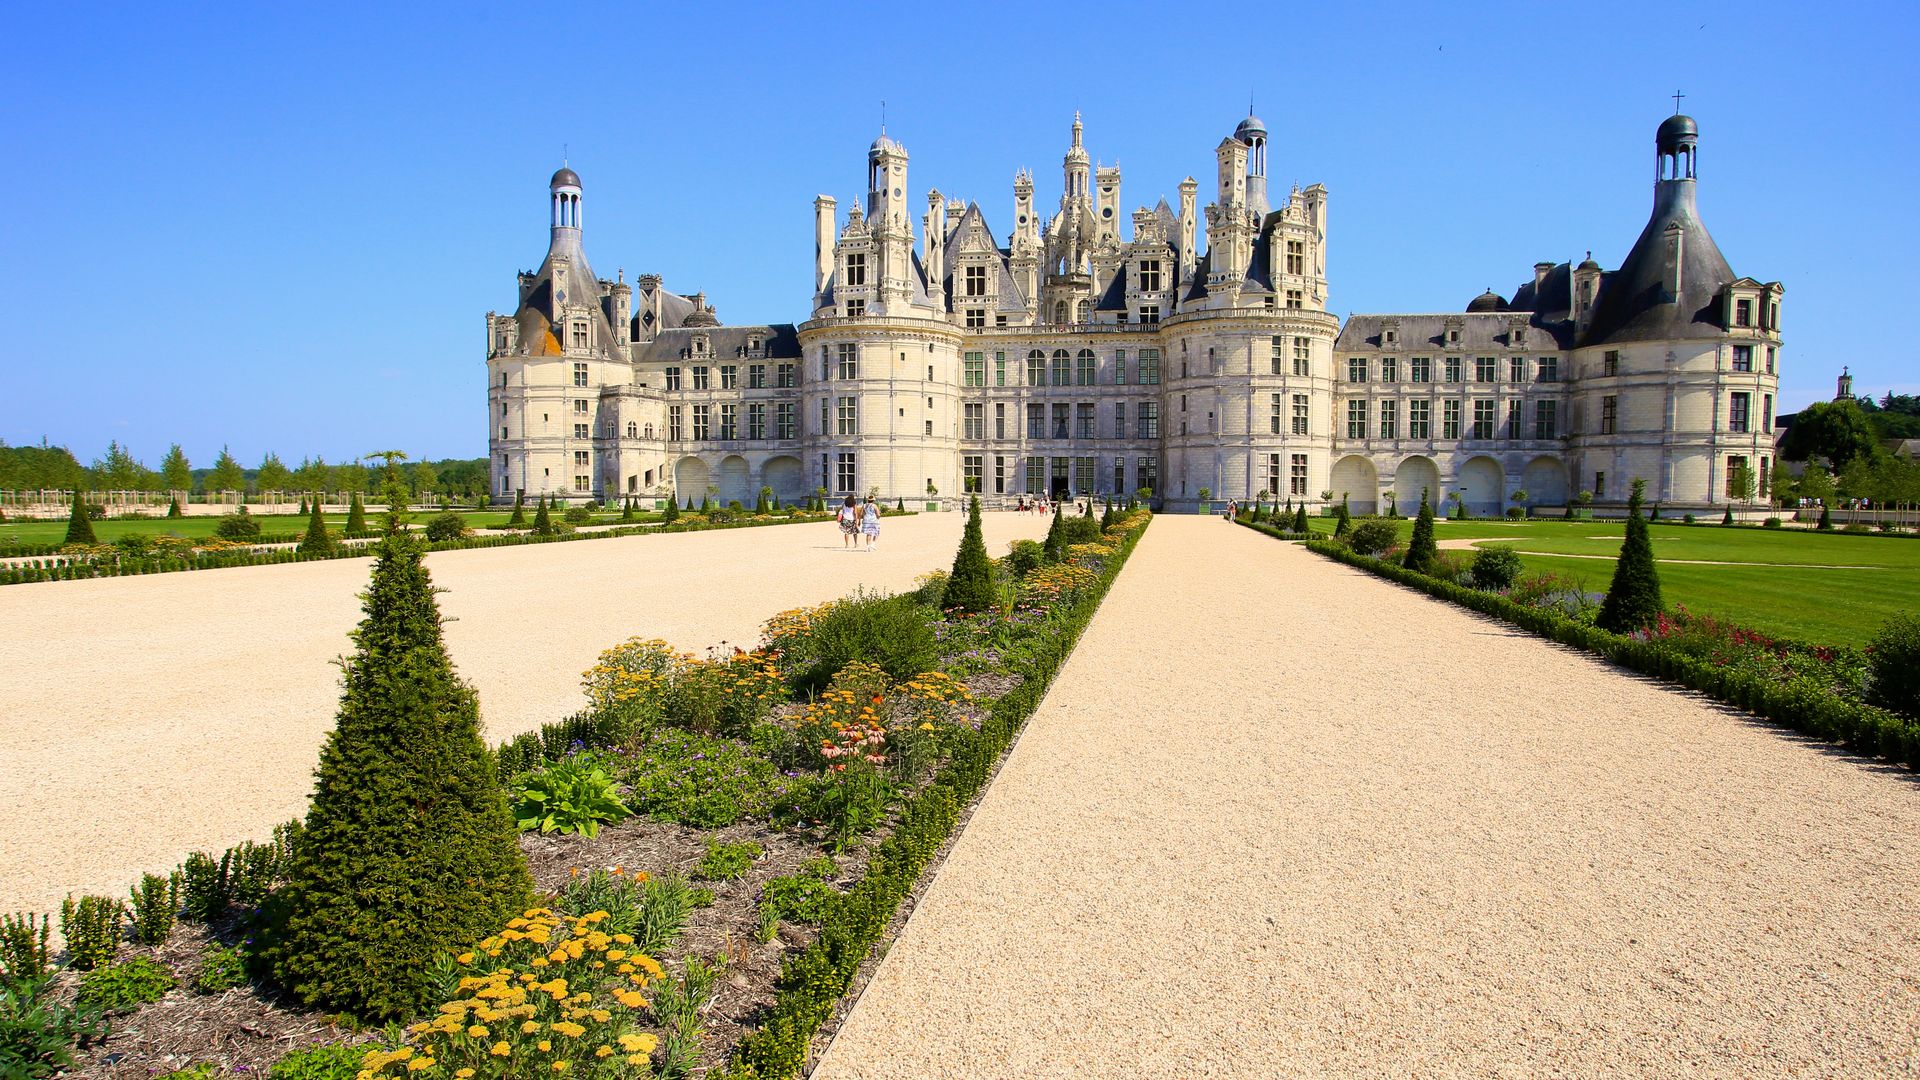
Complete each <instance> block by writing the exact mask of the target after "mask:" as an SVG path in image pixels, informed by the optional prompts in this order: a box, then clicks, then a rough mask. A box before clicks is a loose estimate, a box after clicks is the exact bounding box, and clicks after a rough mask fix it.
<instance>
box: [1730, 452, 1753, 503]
mask: <svg viewBox="0 0 1920 1080" xmlns="http://www.w3.org/2000/svg"><path fill="white" fill-rule="evenodd" d="M1758 483H1759V478H1758V477H1756V476H1755V475H1754V472H1753V466H1751V465H1749V464H1747V461H1746V459H1745V458H1741V459H1740V461H1739V463H1738V464H1736V465H1734V467H1733V468H1731V469H1728V470H1727V498H1729V499H1733V500H1736V501H1738V502H1743V503H1751V502H1753V492H1754V487H1755V485H1757V484H1758ZM1728 513H1732V507H1728Z"/></svg>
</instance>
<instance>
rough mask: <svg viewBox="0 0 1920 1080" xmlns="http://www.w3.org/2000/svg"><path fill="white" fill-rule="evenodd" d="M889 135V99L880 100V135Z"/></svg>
mask: <svg viewBox="0 0 1920 1080" xmlns="http://www.w3.org/2000/svg"><path fill="white" fill-rule="evenodd" d="M886 133H887V99H886V98H881V99H880V134H882V135H885V134H886Z"/></svg>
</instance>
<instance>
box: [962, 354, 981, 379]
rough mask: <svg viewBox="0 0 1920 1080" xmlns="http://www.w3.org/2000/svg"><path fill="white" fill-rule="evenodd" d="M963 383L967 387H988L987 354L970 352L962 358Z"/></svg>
mask: <svg viewBox="0 0 1920 1080" xmlns="http://www.w3.org/2000/svg"><path fill="white" fill-rule="evenodd" d="M960 369H961V373H962V375H961V383H962V385H965V386H985V385H987V354H986V353H977V352H970V353H968V354H966V355H965V356H964V357H962V358H961V362H960Z"/></svg>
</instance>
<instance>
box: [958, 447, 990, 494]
mask: <svg viewBox="0 0 1920 1080" xmlns="http://www.w3.org/2000/svg"><path fill="white" fill-rule="evenodd" d="M985 464H986V463H985V459H984V458H982V457H981V456H980V455H979V454H966V455H963V456H962V457H961V458H960V487H961V490H963V491H966V492H969V493H971V492H977V491H979V490H980V480H981V477H982V476H983V475H985V472H986V468H985Z"/></svg>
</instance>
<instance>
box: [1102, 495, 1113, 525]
mask: <svg viewBox="0 0 1920 1080" xmlns="http://www.w3.org/2000/svg"><path fill="white" fill-rule="evenodd" d="M1111 528H1113V500H1112V499H1108V500H1107V501H1106V505H1105V506H1104V507H1102V508H1101V510H1100V531H1101V532H1102V533H1105V532H1106V531H1107V530H1108V529H1111Z"/></svg>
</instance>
